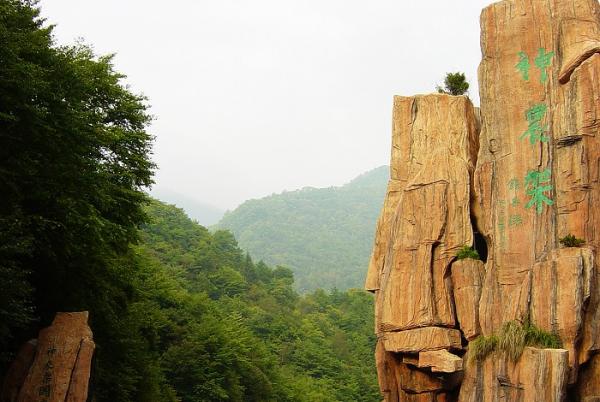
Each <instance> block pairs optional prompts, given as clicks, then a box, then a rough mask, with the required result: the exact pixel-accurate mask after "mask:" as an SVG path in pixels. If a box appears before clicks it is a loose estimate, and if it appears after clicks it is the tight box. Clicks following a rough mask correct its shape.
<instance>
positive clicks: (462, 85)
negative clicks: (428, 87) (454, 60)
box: [436, 72, 469, 96]
mask: <svg viewBox="0 0 600 402" xmlns="http://www.w3.org/2000/svg"><path fill="white" fill-rule="evenodd" d="M436 89H437V91H438V92H439V93H443V94H449V95H455V96H456V95H464V94H466V93H467V91H468V90H469V83H468V82H467V79H466V77H465V74H464V73H459V72H456V73H447V74H446V78H445V79H444V88H442V87H441V86H438V87H437V88H436Z"/></svg>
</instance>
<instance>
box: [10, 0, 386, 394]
mask: <svg viewBox="0 0 600 402" xmlns="http://www.w3.org/2000/svg"><path fill="white" fill-rule="evenodd" d="M0 44H1V45H0V183H1V186H2V197H0V383H2V381H1V380H2V378H4V375H5V374H6V370H7V367H8V365H9V363H10V362H11V360H12V359H13V358H14V357H15V354H16V352H17V350H18V349H19V347H20V346H21V345H23V344H24V343H25V342H26V341H28V340H30V339H32V338H34V337H36V336H37V334H38V331H39V330H40V329H41V328H43V327H45V326H47V325H48V324H49V323H50V322H51V321H52V318H53V317H54V315H55V314H56V312H58V311H83V310H86V311H89V317H90V326H91V328H92V331H93V335H94V341H95V343H96V346H97V347H96V351H95V356H94V360H93V370H92V377H91V385H90V392H91V394H90V400H93V401H95V402H130V401H135V402H162V401H164V402H175V401H181V402H200V401H240V402H241V401H311V402H312V401H372V400H375V399H377V398H378V392H377V386H376V377H375V372H374V362H373V355H372V350H373V345H374V341H375V339H374V335H373V333H372V332H373V321H372V314H371V311H372V298H371V295H369V294H366V293H364V292H362V291H350V292H333V293H326V292H324V291H316V292H314V293H312V294H309V295H305V296H302V297H301V296H299V295H298V294H297V293H296V292H295V291H294V290H293V275H292V273H291V271H290V270H289V269H287V268H283V267H275V268H271V267H269V266H267V265H265V264H264V263H260V262H259V263H254V262H253V261H252V259H251V258H250V256H249V255H247V254H245V253H244V252H243V251H242V250H241V249H240V248H239V247H238V246H237V243H236V241H235V239H234V237H233V235H232V234H230V233H229V232H225V231H217V232H215V233H214V234H211V233H210V232H209V231H208V230H207V229H206V228H204V227H202V226H200V225H198V224H196V223H194V222H193V221H191V220H190V219H189V218H188V217H187V216H186V215H185V214H184V213H183V211H182V210H180V209H177V208H175V207H173V206H168V205H165V204H162V203H159V202H157V201H153V200H151V199H149V198H148V197H147V195H146V191H147V189H148V187H149V186H150V185H151V183H152V177H153V174H154V169H155V166H154V164H153V163H152V161H151V158H150V156H151V153H152V145H153V141H152V136H151V135H150V134H149V133H148V132H147V127H148V124H149V122H150V120H151V118H150V116H149V114H148V113H147V109H148V104H147V101H146V99H145V98H144V97H142V96H139V95H136V94H134V93H132V92H131V91H130V90H129V88H127V86H126V85H124V84H123V81H122V78H123V76H122V75H121V74H120V73H118V72H116V71H115V70H114V67H113V64H112V59H111V57H98V56H96V55H95V54H94V53H93V51H92V50H91V48H89V47H87V46H85V45H76V46H71V47H69V46H67V47H57V46H55V45H54V43H53V37H52V28H49V27H45V26H44V21H42V20H41V19H40V18H39V12H38V10H37V9H36V8H35V2H29V1H25V0H0ZM35 392H38V391H37V390H36V391H35ZM36 395H37V394H36ZM39 395H41V394H39Z"/></svg>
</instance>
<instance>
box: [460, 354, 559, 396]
mask: <svg viewBox="0 0 600 402" xmlns="http://www.w3.org/2000/svg"><path fill="white" fill-rule="evenodd" d="M567 355H568V352H567V351H566V350H564V349H535V348H525V351H524V352H523V355H521V358H520V359H519V360H518V361H517V362H516V363H513V362H512V361H510V360H509V359H507V358H505V357H503V356H498V355H496V356H494V358H488V359H486V360H485V362H482V363H471V364H469V365H468V366H467V368H466V371H465V378H464V380H463V383H462V384H461V389H460V397H459V401H460V402H488V401H511V402H561V401H564V400H565V399H566V397H567V379H568V374H569V364H568V356H567Z"/></svg>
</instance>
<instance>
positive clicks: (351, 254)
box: [216, 166, 389, 292]
mask: <svg viewBox="0 0 600 402" xmlns="http://www.w3.org/2000/svg"><path fill="white" fill-rule="evenodd" d="M388 179H389V167H388V166H381V167H379V168H376V169H374V170H371V171H369V172H367V173H364V174H362V175H360V176H358V177H357V178H355V179H354V180H352V181H351V182H350V183H348V184H346V185H343V186H341V187H329V188H311V187H306V188H303V189H301V190H296V191H289V192H284V193H282V194H276V195H271V196H269V197H265V198H261V199H258V200H249V201H246V202H245V203H243V204H242V205H240V206H239V207H238V208H237V209H235V210H234V211H231V212H227V213H225V216H224V217H223V219H221V221H220V222H219V223H218V224H217V225H216V228H219V229H229V230H231V231H232V232H233V233H234V235H235V237H236V238H237V239H238V242H239V244H240V246H241V247H242V248H243V249H246V250H248V251H249V252H250V254H251V255H252V256H253V257H254V258H257V259H263V260H264V261H265V262H266V263H267V264H271V265H283V266H286V267H289V268H291V269H292V270H293V271H294V276H295V278H296V287H297V289H298V290H299V291H301V292H306V291H311V290H313V289H316V288H325V289H330V288H334V287H335V288H338V289H347V288H358V287H362V286H363V281H364V278H365V275H366V272H367V264H368V261H369V256H370V253H371V248H372V245H373V244H372V243H373V235H374V233H375V224H376V222H377V217H378V216H379V211H380V210H381V207H382V204H383V199H384V196H385V191H386V186H387V182H388Z"/></svg>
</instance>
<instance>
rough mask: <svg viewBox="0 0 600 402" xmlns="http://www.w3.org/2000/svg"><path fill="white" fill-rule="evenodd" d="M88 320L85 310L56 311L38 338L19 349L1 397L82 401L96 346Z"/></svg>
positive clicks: (14, 401) (7, 401)
mask: <svg viewBox="0 0 600 402" xmlns="http://www.w3.org/2000/svg"><path fill="white" fill-rule="evenodd" d="M87 321H88V313H87V312H80V313H57V315H56V317H55V318H54V321H53V323H52V325H51V326H50V327H48V328H45V329H43V330H42V331H40V334H39V338H38V339H37V342H35V343H33V342H29V343H28V344H26V345H25V346H24V347H23V349H22V350H21V352H20V354H19V356H18V358H17V360H16V361H15V362H14V363H13V365H12V366H11V368H10V370H9V374H8V376H7V382H5V385H4V390H3V392H2V399H1V401H2V402H85V401H86V400H87V395H88V382H89V378H90V369H91V362H92V355H93V352H94V348H95V344H94V342H93V340H92V331H91V330H90V328H89V326H88V324H87ZM28 345H29V346H28ZM8 379H14V380H8ZM17 379H18V380H17ZM19 380H20V381H19ZM7 383H8V384H9V386H8V387H7Z"/></svg>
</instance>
